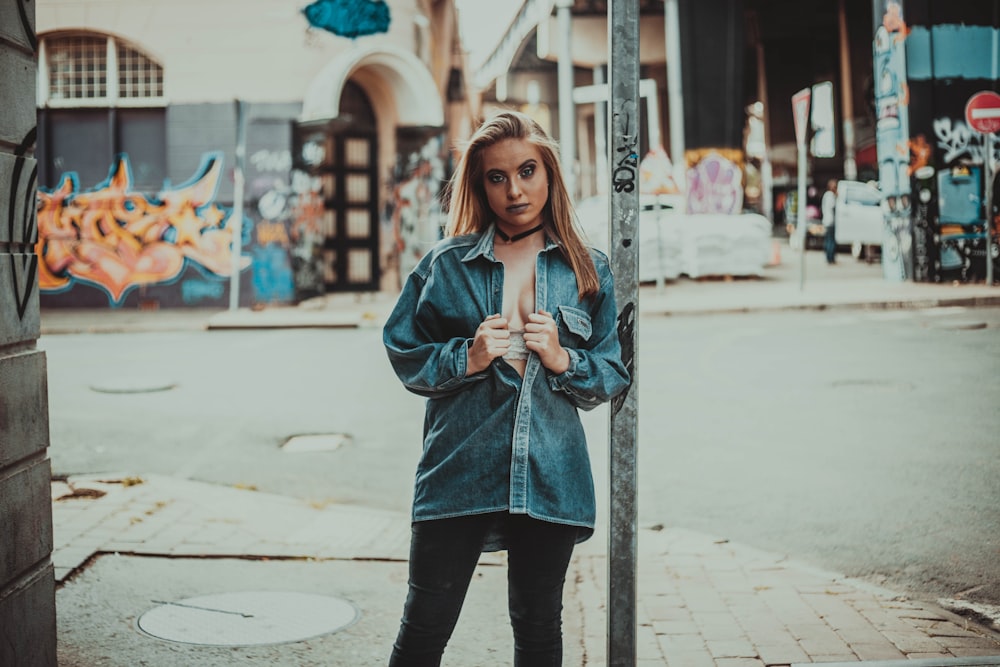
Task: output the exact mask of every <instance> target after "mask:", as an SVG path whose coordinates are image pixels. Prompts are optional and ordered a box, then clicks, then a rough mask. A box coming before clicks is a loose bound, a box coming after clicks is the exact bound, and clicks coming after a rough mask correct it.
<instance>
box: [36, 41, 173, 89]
mask: <svg viewBox="0 0 1000 667" xmlns="http://www.w3.org/2000/svg"><path fill="white" fill-rule="evenodd" d="M42 52H43V54H44V56H45V60H46V63H47V68H46V71H45V72H44V73H42V74H44V75H47V76H41V77H40V79H39V84H40V88H41V91H42V97H43V98H44V100H45V102H46V103H55V105H57V106H76V105H82V106H115V105H117V104H125V105H126V106H149V105H155V106H159V105H161V104H163V67H162V66H161V65H159V64H158V63H157V62H155V61H154V60H153V59H152V58H150V57H149V56H147V55H146V54H144V53H143V52H142V51H140V50H139V49H137V48H135V47H133V46H130V45H129V44H127V43H124V42H120V41H118V40H117V39H115V38H113V37H107V36H104V35H94V34H74V35H58V36H53V37H48V38H45V39H44V40H43V42H42Z"/></svg>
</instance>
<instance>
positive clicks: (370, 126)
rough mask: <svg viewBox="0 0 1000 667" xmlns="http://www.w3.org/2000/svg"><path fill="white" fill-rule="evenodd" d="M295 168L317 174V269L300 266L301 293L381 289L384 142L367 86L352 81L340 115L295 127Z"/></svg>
mask: <svg viewBox="0 0 1000 667" xmlns="http://www.w3.org/2000/svg"><path fill="white" fill-rule="evenodd" d="M294 155H295V156H296V164H295V169H296V170H297V171H299V172H300V173H304V174H306V175H308V176H310V177H312V178H310V180H309V182H310V183H311V184H313V187H314V188H316V189H315V190H314V195H315V199H314V201H315V207H314V209H313V216H314V218H315V220H314V223H315V224H314V225H313V228H312V233H313V234H314V235H315V242H314V243H312V244H311V245H310V246H309V248H308V253H309V255H310V261H312V262H313V263H314V265H316V271H314V272H311V273H309V272H307V273H300V272H299V271H296V291H297V292H298V293H299V294H300V295H310V294H315V293H322V292H364V291H374V290H377V289H378V284H379V277H380V275H379V274H380V268H379V259H378V258H379V255H378V250H379V239H378V228H379V226H378V169H377V164H378V142H377V133H376V127H375V112H374V110H373V108H372V105H371V102H370V101H369V99H368V96H367V95H366V94H365V92H364V90H362V89H361V87H360V86H358V85H357V84H355V83H353V82H350V81H347V82H345V83H344V87H343V90H342V92H341V95H340V108H339V112H338V114H337V116H336V118H334V119H331V120H330V121H329V122H326V123H322V124H315V123H304V124H299V125H297V126H296V128H295V137H294Z"/></svg>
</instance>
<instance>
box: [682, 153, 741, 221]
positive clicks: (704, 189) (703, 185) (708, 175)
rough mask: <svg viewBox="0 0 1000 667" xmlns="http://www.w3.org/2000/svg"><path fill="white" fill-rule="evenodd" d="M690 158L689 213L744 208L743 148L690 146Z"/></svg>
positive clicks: (688, 182) (724, 212)
mask: <svg viewBox="0 0 1000 667" xmlns="http://www.w3.org/2000/svg"><path fill="white" fill-rule="evenodd" d="M685 159H686V161H687V165H688V168H687V189H686V191H685V196H686V198H687V202H686V206H687V212H688V213H723V214H726V215H736V214H738V213H742V212H743V169H742V165H743V152H742V151H740V150H737V149H725V148H708V149H698V150H689V151H687V152H686V153H685Z"/></svg>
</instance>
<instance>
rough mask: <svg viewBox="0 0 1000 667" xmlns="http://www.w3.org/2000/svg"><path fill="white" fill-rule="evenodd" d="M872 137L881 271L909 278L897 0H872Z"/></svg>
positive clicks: (902, 40) (904, 86) (906, 118)
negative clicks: (880, 203) (880, 199)
mask: <svg viewBox="0 0 1000 667" xmlns="http://www.w3.org/2000/svg"><path fill="white" fill-rule="evenodd" d="M874 6H875V20H876V23H875V42H874V58H873V62H874V69H875V72H874V76H875V118H876V120H875V137H876V152H877V154H878V175H879V185H880V187H881V190H882V192H883V194H884V195H885V206H884V212H885V224H886V226H885V231H884V233H883V239H882V272H883V275H884V276H885V277H886V278H887V279H889V280H896V281H900V280H906V279H908V278H912V273H913V270H912V259H911V258H912V255H913V233H912V229H911V221H910V204H911V196H910V193H911V189H910V149H909V139H910V92H909V85H908V81H907V77H906V56H907V48H906V38H907V34H908V29H907V25H906V20H905V18H904V16H903V2H902V0H876V2H875V3H874Z"/></svg>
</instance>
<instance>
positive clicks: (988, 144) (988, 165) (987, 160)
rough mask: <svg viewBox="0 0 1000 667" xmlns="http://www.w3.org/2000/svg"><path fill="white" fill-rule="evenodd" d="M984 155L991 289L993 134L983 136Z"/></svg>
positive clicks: (988, 266)
mask: <svg viewBox="0 0 1000 667" xmlns="http://www.w3.org/2000/svg"><path fill="white" fill-rule="evenodd" d="M984 138H985V139H986V141H985V142H984V144H985V145H984V148H986V154H985V156H984V160H983V167H984V169H983V171H984V172H986V174H985V178H986V286H987V287H993V179H995V178H996V164H995V163H994V162H993V133H992V132H987V133H986V134H985V135H984Z"/></svg>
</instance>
